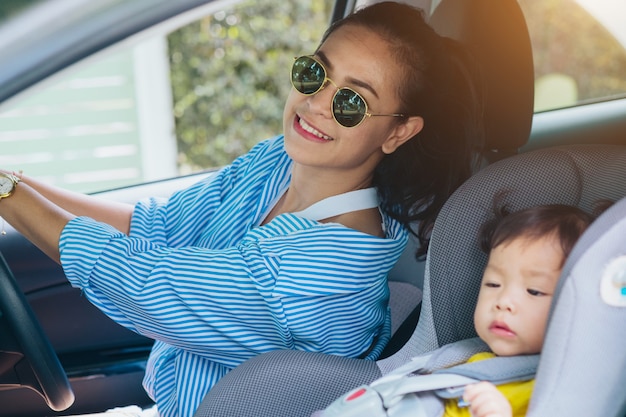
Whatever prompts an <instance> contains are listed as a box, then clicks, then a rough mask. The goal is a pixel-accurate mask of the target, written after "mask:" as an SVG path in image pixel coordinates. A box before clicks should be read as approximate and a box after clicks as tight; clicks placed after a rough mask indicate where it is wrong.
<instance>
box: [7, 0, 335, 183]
mask: <svg viewBox="0 0 626 417" xmlns="http://www.w3.org/2000/svg"><path fill="white" fill-rule="evenodd" d="M224 4H227V5H228V6H225V7H226V8H224V9H222V10H219V11H217V12H214V13H213V14H211V15H209V16H204V17H201V18H200V19H199V20H197V21H195V22H193V23H191V24H188V25H186V26H184V27H181V28H179V29H177V30H174V31H173V32H169V33H160V34H154V35H151V37H150V38H146V37H142V38H141V42H140V43H139V44H133V45H130V44H129V45H125V47H124V48H123V49H119V48H118V49H115V52H112V53H107V54H104V55H103V56H102V58H98V59H97V60H90V61H89V63H87V64H84V65H79V66H78V67H77V68H76V69H74V68H72V69H71V72H70V71H68V73H67V74H63V75H62V76H61V77H56V78H55V80H54V82H53V83H45V86H44V87H39V88H36V91H34V92H31V93H30V94H28V95H24V96H23V97H21V98H19V99H17V100H14V101H13V102H12V103H10V106H6V107H3V110H2V112H0V142H2V143H3V152H2V154H1V155H0V166H2V167H3V168H7V169H14V170H16V171H18V170H23V171H24V173H27V174H29V175H32V176H36V177H38V178H40V179H42V180H45V181H47V182H49V183H52V184H55V185H58V186H62V187H64V188H67V189H71V190H76V191H80V192H97V191H103V190H108V189H112V188H117V187H123V186H128V185H133V184H139V183H144V182H148V181H154V180H158V179H163V178H171V177H176V176H179V175H184V174H189V173H193V172H197V171H200V170H206V169H211V168H217V167H220V166H223V165H225V164H227V163H229V162H231V161H232V160H233V159H234V158H235V157H237V156H239V155H241V154H243V153H245V152H246V151H247V150H249V149H250V148H251V147H252V146H254V144H256V143H258V142H259V141H260V140H263V139H266V138H268V137H271V136H274V135H277V134H280V133H281V132H282V110H283V104H284V101H285V99H286V97H287V94H288V92H289V89H290V87H291V85H290V82H289V77H288V74H289V69H290V65H291V63H292V62H293V58H294V56H296V55H300V54H309V53H312V52H313V51H314V50H315V48H316V46H317V43H318V42H319V39H320V38H321V36H322V33H323V31H324V30H325V29H326V27H327V26H328V23H329V20H330V16H331V12H332V4H333V2H332V1H331V0H313V1H308V2H284V1H282V0H254V1H229V2H224ZM7 149H8V151H6V150H7Z"/></svg>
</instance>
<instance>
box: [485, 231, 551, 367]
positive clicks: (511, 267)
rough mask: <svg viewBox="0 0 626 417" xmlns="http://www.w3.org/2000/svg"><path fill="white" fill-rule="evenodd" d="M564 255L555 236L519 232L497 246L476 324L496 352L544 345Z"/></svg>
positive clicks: (520, 352)
mask: <svg viewBox="0 0 626 417" xmlns="http://www.w3.org/2000/svg"><path fill="white" fill-rule="evenodd" d="M562 260H563V252H562V250H561V248H560V246H559V242H558V241H557V240H556V238H554V237H551V236H549V237H545V238H541V239H537V240H530V239H527V238H524V237H520V238H517V239H514V240H512V241H509V242H505V243H503V244H501V245H500V246H497V247H495V248H493V249H492V251H491V253H490V254H489V262H488V264H487V267H486V269H485V273H484V275H483V280H482V283H481V288H480V293H479V296H478V303H477V305H476V310H475V313H474V325H475V327H476V332H477V333H478V336H480V338H481V339H482V340H484V341H485V342H486V343H487V344H488V345H489V347H490V348H491V350H492V351H493V352H494V353H495V354H496V355H499V356H512V355H524V354H535V353H539V352H540V351H541V347H542V346H543V339H544V333H545V330H546V324H547V319H548V312H549V310H550V303H551V302H552V295H553V293H554V290H555V288H556V284H557V281H558V279H559V276H560V274H561V264H562Z"/></svg>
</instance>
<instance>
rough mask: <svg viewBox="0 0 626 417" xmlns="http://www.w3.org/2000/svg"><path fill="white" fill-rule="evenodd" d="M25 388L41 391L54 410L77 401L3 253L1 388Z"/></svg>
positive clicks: (0, 263) (0, 277)
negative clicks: (9, 386) (4, 386)
mask: <svg viewBox="0 0 626 417" xmlns="http://www.w3.org/2000/svg"><path fill="white" fill-rule="evenodd" d="M2 385H14V386H16V385H21V386H25V387H28V388H31V389H33V390H35V391H36V392H38V393H39V394H40V395H41V396H42V397H43V398H44V400H45V401H46V403H47V404H48V407H50V409H52V410H54V411H63V410H66V409H67V408H69V406H71V405H72V403H73V402H74V392H73V391H72V387H71V386H70V383H69V381H68V379H67V375H66V374H65V370H64V369H63V367H62V366H61V363H60V362H59V358H58V357H57V355H56V352H55V351H54V349H53V348H52V345H51V344H50V341H49V340H48V338H47V337H46V335H45V333H44V332H43V329H42V328H41V326H40V325H39V322H38V321H37V318H36V317H35V314H34V313H33V311H32V310H31V308H30V306H29V305H28V302H27V301H26V297H24V294H22V291H21V290H20V289H19V287H18V286H17V284H16V282H15V278H14V276H13V273H12V272H11V269H10V268H9V266H8V264H7V263H6V261H5V259H4V257H3V256H2V254H1V253H0V387H1V386H2Z"/></svg>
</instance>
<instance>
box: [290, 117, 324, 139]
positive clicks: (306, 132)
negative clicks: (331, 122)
mask: <svg viewBox="0 0 626 417" xmlns="http://www.w3.org/2000/svg"><path fill="white" fill-rule="evenodd" d="M294 129H295V130H296V132H298V133H299V134H300V135H302V136H303V137H304V138H305V139H309V140H314V141H317V142H319V141H323V142H328V141H331V140H333V138H331V137H330V136H328V135H326V134H324V133H322V132H320V131H319V130H317V129H316V128H314V127H313V126H311V125H310V124H308V123H307V122H306V121H305V120H304V119H302V118H301V117H300V116H298V115H296V117H295V119H294Z"/></svg>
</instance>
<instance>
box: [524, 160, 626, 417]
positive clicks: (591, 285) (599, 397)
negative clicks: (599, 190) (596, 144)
mask: <svg viewBox="0 0 626 417" xmlns="http://www.w3.org/2000/svg"><path fill="white" fill-rule="evenodd" d="M623 163H624V164H625V165H626V161H623ZM622 166H624V165H622ZM621 174H622V176H621V180H622V183H626V176H624V171H623V170H622V171H621ZM607 186H610V184H607ZM620 188H621V187H620ZM615 262H620V264H619V267H618V268H616V271H619V272H618V274H617V275H618V276H615V274H613V275H611V274H609V273H608V271H611V268H607V267H608V266H610V265H615ZM619 275H621V285H615V284H616V283H613V285H611V288H610V290H611V292H616V293H617V296H618V297H619V298H621V300H622V302H624V303H626V294H624V292H623V291H624V288H626V199H622V200H621V201H619V202H618V203H616V204H615V205H614V206H613V207H611V208H610V209H609V210H607V211H606V212H605V213H604V214H603V215H602V216H601V217H600V218H598V220H596V222H595V223H594V224H593V225H591V227H590V228H589V229H588V230H587V232H586V233H585V234H584V235H583V236H582V237H581V239H580V240H579V242H578V244H577V245H576V247H575V248H574V250H573V251H572V254H571V256H570V257H569V259H568V262H567V263H566V265H565V266H564V268H563V273H562V274H561V280H560V282H559V287H558V289H557V297H558V302H557V303H556V304H554V305H553V311H552V316H551V319H550V323H549V325H548V330H547V335H546V341H545V345H544V349H543V351H542V354H541V362H540V364H539V370H538V373H537V380H536V383H535V392H534V393H533V397H532V399H531V403H530V407H529V411H528V414H527V415H528V416H531V417H532V416H535V417H536V416H556V415H559V416H561V415H562V416H603V417H623V416H625V415H626V390H625V389H624V387H626V347H625V346H624V341H626V306H622V307H619V306H612V305H609V304H607V303H606V302H605V301H604V300H603V298H602V297H601V291H600V287H601V285H602V282H603V279H610V278H618V280H619V279H620V277H619ZM620 291H621V294H620ZM620 295H621V296H620Z"/></svg>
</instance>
